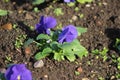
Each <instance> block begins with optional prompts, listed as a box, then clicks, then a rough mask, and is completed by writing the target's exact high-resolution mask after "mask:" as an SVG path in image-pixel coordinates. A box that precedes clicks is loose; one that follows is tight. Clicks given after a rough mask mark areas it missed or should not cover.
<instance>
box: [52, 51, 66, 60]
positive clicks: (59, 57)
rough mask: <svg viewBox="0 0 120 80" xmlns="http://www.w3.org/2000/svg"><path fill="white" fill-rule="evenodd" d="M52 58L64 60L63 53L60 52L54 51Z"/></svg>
mask: <svg viewBox="0 0 120 80" xmlns="http://www.w3.org/2000/svg"><path fill="white" fill-rule="evenodd" d="M54 59H55V60H58V61H61V60H65V58H64V55H63V54H62V53H57V52H56V53H54Z"/></svg>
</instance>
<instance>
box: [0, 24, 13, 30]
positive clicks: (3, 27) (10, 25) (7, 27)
mask: <svg viewBox="0 0 120 80" xmlns="http://www.w3.org/2000/svg"><path fill="white" fill-rule="evenodd" d="M1 29H4V30H12V24H11V23H7V24H4V25H3V26H2V27H1Z"/></svg>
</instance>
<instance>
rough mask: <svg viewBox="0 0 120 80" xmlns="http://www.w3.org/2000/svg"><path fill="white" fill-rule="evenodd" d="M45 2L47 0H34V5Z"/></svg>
mask: <svg viewBox="0 0 120 80" xmlns="http://www.w3.org/2000/svg"><path fill="white" fill-rule="evenodd" d="M44 2H45V0H32V4H33V5H39V4H42V3H44Z"/></svg>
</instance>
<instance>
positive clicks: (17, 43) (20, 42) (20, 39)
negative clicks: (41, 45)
mask: <svg viewBox="0 0 120 80" xmlns="http://www.w3.org/2000/svg"><path fill="white" fill-rule="evenodd" d="M25 39H26V35H20V36H18V37H17V38H16V41H15V48H21V47H22V45H23V40H25Z"/></svg>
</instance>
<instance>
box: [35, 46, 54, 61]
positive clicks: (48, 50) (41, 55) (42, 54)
mask: <svg viewBox="0 0 120 80" xmlns="http://www.w3.org/2000/svg"><path fill="white" fill-rule="evenodd" d="M51 52H52V49H51V48H49V47H47V48H45V49H44V50H43V51H42V52H38V53H37V54H36V55H35V59H36V60H40V59H42V58H45V57H46V56H48V55H49V54H50V53H51Z"/></svg>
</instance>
